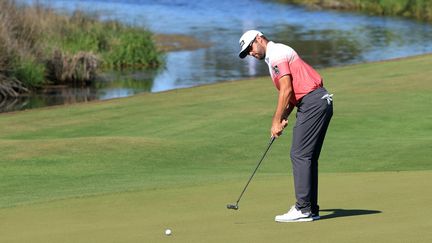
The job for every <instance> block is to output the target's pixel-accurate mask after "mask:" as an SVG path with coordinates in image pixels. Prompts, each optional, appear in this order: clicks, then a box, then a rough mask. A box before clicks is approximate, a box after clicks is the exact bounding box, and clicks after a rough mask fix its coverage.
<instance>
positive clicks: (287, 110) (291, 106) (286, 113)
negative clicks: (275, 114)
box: [282, 105, 294, 120]
mask: <svg viewBox="0 0 432 243" xmlns="http://www.w3.org/2000/svg"><path fill="white" fill-rule="evenodd" d="M293 110H294V106H293V105H288V107H287V108H286V109H285V111H284V113H283V115H282V119H284V120H287V119H288V116H289V115H290V114H291V112H292V111H293Z"/></svg>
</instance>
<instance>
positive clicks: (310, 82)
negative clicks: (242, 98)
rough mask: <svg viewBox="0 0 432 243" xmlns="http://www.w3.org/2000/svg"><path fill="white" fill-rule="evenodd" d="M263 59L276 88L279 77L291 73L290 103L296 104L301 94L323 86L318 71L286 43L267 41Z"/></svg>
mask: <svg viewBox="0 0 432 243" xmlns="http://www.w3.org/2000/svg"><path fill="white" fill-rule="evenodd" d="M265 61H266V63H267V65H268V66H269V71H270V75H271V78H272V80H273V83H274V85H275V86H276V88H277V89H278V90H279V79H280V78H281V77H283V76H285V75H289V74H290V75H291V77H292V86H293V91H294V97H291V100H290V103H291V104H292V105H297V103H298V101H299V100H300V99H301V98H302V97H303V96H305V95H306V94H308V93H309V92H311V91H314V90H315V89H317V88H319V87H322V86H323V81H322V78H321V76H320V75H319V73H318V72H317V71H315V69H313V68H312V67H311V66H309V64H307V63H306V62H304V61H303V60H302V59H301V58H300V57H299V55H298V54H297V52H295V51H294V49H292V48H291V47H289V46H287V45H284V44H279V43H274V42H272V41H270V42H268V43H267V49H266V57H265Z"/></svg>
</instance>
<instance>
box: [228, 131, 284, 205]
mask: <svg viewBox="0 0 432 243" xmlns="http://www.w3.org/2000/svg"><path fill="white" fill-rule="evenodd" d="M275 139H276V137H273V136H272V137H271V138H270V142H269V144H268V146H267V149H266V151H265V152H264V154H263V156H262V157H261V160H260V161H259V162H258V165H257V166H256V168H255V170H254V172H253V173H252V175H251V177H249V180H248V182H247V183H246V186H245V187H244V189H243V191H242V192H241V194H240V197H239V198H238V200H237V202H236V203H235V204H228V205H227V208H228V209H234V210H238V209H239V206H238V204H239V202H240V199H241V198H242V196H243V194H244V192H245V191H246V188H247V187H248V185H249V183H250V182H251V180H252V178H253V177H254V175H255V172H256V171H257V170H258V168H259V166H260V165H261V162H262V161H263V160H264V157H265V156H266V154H267V152H268V151H269V149H270V147H271V145H272V144H273V142H274V140H275Z"/></svg>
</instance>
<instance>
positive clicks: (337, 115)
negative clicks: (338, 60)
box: [0, 55, 432, 242]
mask: <svg viewBox="0 0 432 243" xmlns="http://www.w3.org/2000/svg"><path fill="white" fill-rule="evenodd" d="M431 65H432V56H430V55H427V56H419V57H413V58H408V59H404V60H396V61H388V62H381V63H370V64H362V65H353V66H347V67H338V68H330V69H325V70H320V73H322V74H323V76H324V78H325V85H326V87H327V88H328V90H330V91H331V92H332V93H334V108H335V112H334V116H333V120H332V123H331V125H330V128H329V131H328V136H327V138H326V141H325V144H324V148H323V152H322V157H321V160H320V170H321V172H323V173H322V174H321V178H322V180H321V184H320V185H321V195H320V200H321V201H320V204H321V207H322V209H324V210H329V209H338V210H336V214H332V212H331V211H323V212H322V213H323V215H333V216H327V219H328V220H322V221H320V222H317V223H313V224H312V225H310V226H305V225H302V226H300V225H296V226H288V225H279V224H275V223H274V222H273V217H274V215H275V214H277V213H282V212H283V211H284V210H286V209H287V208H288V206H289V204H292V203H293V202H294V200H293V192H292V178H291V177H290V161H289V145H290V139H291V128H292V123H294V119H293V118H291V120H290V122H291V124H290V126H289V127H288V128H287V130H286V131H285V135H284V136H282V137H281V138H280V139H278V140H277V141H276V142H275V143H274V145H273V146H272V149H271V150H270V153H269V154H268V157H267V158H266V160H265V161H264V164H263V165H262V167H261V168H260V171H259V173H258V174H257V175H256V176H257V178H255V179H256V181H254V182H253V183H252V184H251V187H250V188H249V191H248V192H247V193H246V195H245V198H244V199H243V200H244V202H242V204H244V207H243V206H241V210H240V211H239V212H237V213H235V212H229V211H227V210H226V209H224V205H225V204H226V203H230V202H235V200H236V198H237V196H238V193H240V191H241V189H242V187H243V186H244V183H245V182H246V180H247V178H248V177H249V175H250V174H251V172H252V170H253V168H254V167H255V165H256V163H257V160H258V159H259V157H260V156H261V154H262V152H263V150H264V149H265V147H266V145H267V142H268V139H269V126H270V122H271V117H272V114H273V111H274V108H275V102H276V100H277V92H276V91H275V89H274V87H273V85H272V83H271V81H270V80H269V78H267V77H265V78H258V79H250V80H243V81H235V82H224V83H220V84H215V85H206V86H201V87H196V88H190V89H182V90H175V91H169V92H163V93H157V94H142V95H137V96H134V97H129V98H123V99H115V100H109V101H104V102H90V103H84V104H77V105H69V106H58V107H52V108H44V109H36V110H29V111H22V112H15V113H8V114H1V115H0V146H1V147H2V153H1V154H0V195H1V196H0V218H2V222H3V223H2V225H1V227H0V229H1V230H0V235H2V238H1V239H2V240H3V239H5V240H6V242H29V241H31V242H156V241H164V240H168V239H166V238H165V237H164V236H163V231H164V229H165V227H172V228H173V231H174V235H173V237H172V238H173V239H172V240H175V239H177V240H178V241H181V242H200V241H201V239H205V240H206V241H212V242H241V241H243V242H250V241H252V240H254V239H256V241H258V242H265V241H266V239H272V240H273V241H275V240H276V239H281V238H282V239H283V237H288V236H289V237H294V236H292V235H293V234H304V233H305V232H306V231H308V232H310V230H311V229H312V230H313V231H314V232H317V234H318V235H319V236H320V237H323V241H326V242H350V241H352V242H355V241H358V242H365V241H374V240H375V241H376V242H380V241H382V240H384V239H386V240H392V241H400V242H406V241H415V242H421V241H423V242H427V241H428V240H430V239H431V238H432V237H431V235H430V234H427V233H424V234H422V233H421V232H423V231H424V232H428V231H427V230H426V229H427V227H429V228H430V226H431V221H432V220H430V218H431V217H430V216H432V215H430V212H428V210H424V207H427V202H428V201H430V200H431V195H430V193H427V192H428V191H430V189H431V186H432V183H431V182H430V180H429V179H428V178H430V176H431V172H430V171H431V169H432V164H431V163H430V156H431V151H432V150H431V148H432V146H431V144H432V125H431V123H430V120H431V119H432V113H431V112H430V107H431V99H430V93H431V91H432V71H431V70H430V68H429V67H430V66H431ZM397 171H405V172H400V173H396V172H397ZM407 209H409V210H408V211H407ZM343 210H345V211H343ZM346 210H348V212H346ZM349 210H351V211H349ZM356 210H357V211H356ZM375 211H380V212H375ZM344 212H345V213H344ZM368 212H375V213H370V214H369V213H368ZM335 216H338V217H335ZM24 222H26V223H24ZM361 227H365V228H363V230H361V232H360V231H359V228H361ZM342 229H343V230H342ZM404 230H406V231H404ZM175 237H177V238H175ZM269 237H270V238H269ZM308 237H310V236H308ZM174 238H175V239H174ZM294 238H295V237H294ZM294 238H293V239H294ZM270 241H271V240H270ZM305 241H312V238H307V239H306V240H305ZM266 242H268V241H266Z"/></svg>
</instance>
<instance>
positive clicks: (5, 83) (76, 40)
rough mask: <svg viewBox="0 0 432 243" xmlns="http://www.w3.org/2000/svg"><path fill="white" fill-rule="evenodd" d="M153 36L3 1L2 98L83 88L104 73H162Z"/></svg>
mask: <svg viewBox="0 0 432 243" xmlns="http://www.w3.org/2000/svg"><path fill="white" fill-rule="evenodd" d="M161 64H162V56H161V53H160V52H159V51H157V49H156V46H155V44H154V43H153V40H152V36H151V33H150V32H149V31H147V30H145V29H143V28H138V27H133V26H127V25H124V24H121V23H119V22H117V21H101V20H100V19H99V17H98V16H97V15H96V14H86V13H83V12H80V11H76V12H74V13H73V14H71V15H60V14H57V13H55V12H54V11H53V10H52V9H49V8H46V7H43V6H41V5H37V4H34V5H30V6H27V5H20V4H18V3H17V1H15V0H2V1H0V96H1V97H0V98H5V97H10V96H17V95H19V94H20V93H22V92H26V91H28V88H33V87H39V86H42V85H44V84H48V83H49V84H70V83H73V84H81V85H85V84H86V83H88V82H91V81H93V80H94V79H95V77H96V73H97V71H98V70H100V69H124V68H140V69H150V68H157V67H159V66H160V65H161Z"/></svg>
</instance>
